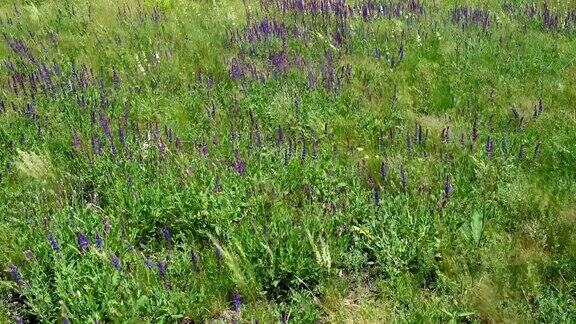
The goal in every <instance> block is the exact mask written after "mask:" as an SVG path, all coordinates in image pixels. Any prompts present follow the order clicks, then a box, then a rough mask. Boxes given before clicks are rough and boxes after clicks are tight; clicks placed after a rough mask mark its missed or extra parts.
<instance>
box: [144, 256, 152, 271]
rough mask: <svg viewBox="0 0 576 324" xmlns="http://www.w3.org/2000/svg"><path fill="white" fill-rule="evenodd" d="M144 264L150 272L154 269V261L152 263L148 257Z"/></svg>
mask: <svg viewBox="0 0 576 324" xmlns="http://www.w3.org/2000/svg"><path fill="white" fill-rule="evenodd" d="M144 264H145V265H146V267H147V268H148V269H150V270H152V269H154V263H153V262H152V261H150V259H149V258H148V257H145V258H144Z"/></svg>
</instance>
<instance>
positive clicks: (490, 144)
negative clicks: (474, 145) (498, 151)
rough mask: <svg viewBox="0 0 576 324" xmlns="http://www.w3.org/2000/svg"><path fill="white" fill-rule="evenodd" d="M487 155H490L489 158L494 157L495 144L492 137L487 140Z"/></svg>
mask: <svg viewBox="0 0 576 324" xmlns="http://www.w3.org/2000/svg"><path fill="white" fill-rule="evenodd" d="M486 154H488V157H492V156H493V155H494V142H493V141H492V138H491V137H490V136H488V139H487V140H486Z"/></svg>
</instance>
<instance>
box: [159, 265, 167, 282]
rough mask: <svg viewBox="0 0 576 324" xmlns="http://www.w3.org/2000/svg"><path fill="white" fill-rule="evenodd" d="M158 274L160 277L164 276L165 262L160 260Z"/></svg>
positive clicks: (163, 277)
mask: <svg viewBox="0 0 576 324" xmlns="http://www.w3.org/2000/svg"><path fill="white" fill-rule="evenodd" d="M158 274H159V275H160V278H162V279H165V278H166V263H165V262H164V261H162V260H160V261H158Z"/></svg>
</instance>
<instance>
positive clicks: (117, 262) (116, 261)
mask: <svg viewBox="0 0 576 324" xmlns="http://www.w3.org/2000/svg"><path fill="white" fill-rule="evenodd" d="M110 262H112V266H113V267H114V268H115V269H116V270H118V271H122V263H121V262H120V259H119V258H118V257H117V256H116V255H115V254H114V253H112V255H111V256H110Z"/></svg>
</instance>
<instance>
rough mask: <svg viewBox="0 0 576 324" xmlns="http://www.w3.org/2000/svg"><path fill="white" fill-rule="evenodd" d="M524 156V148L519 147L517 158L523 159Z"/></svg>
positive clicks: (522, 146)
mask: <svg viewBox="0 0 576 324" xmlns="http://www.w3.org/2000/svg"><path fill="white" fill-rule="evenodd" d="M525 155H526V148H525V147H524V144H522V145H520V150H519V151H518V158H519V159H520V160H522V159H524V156H525Z"/></svg>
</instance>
